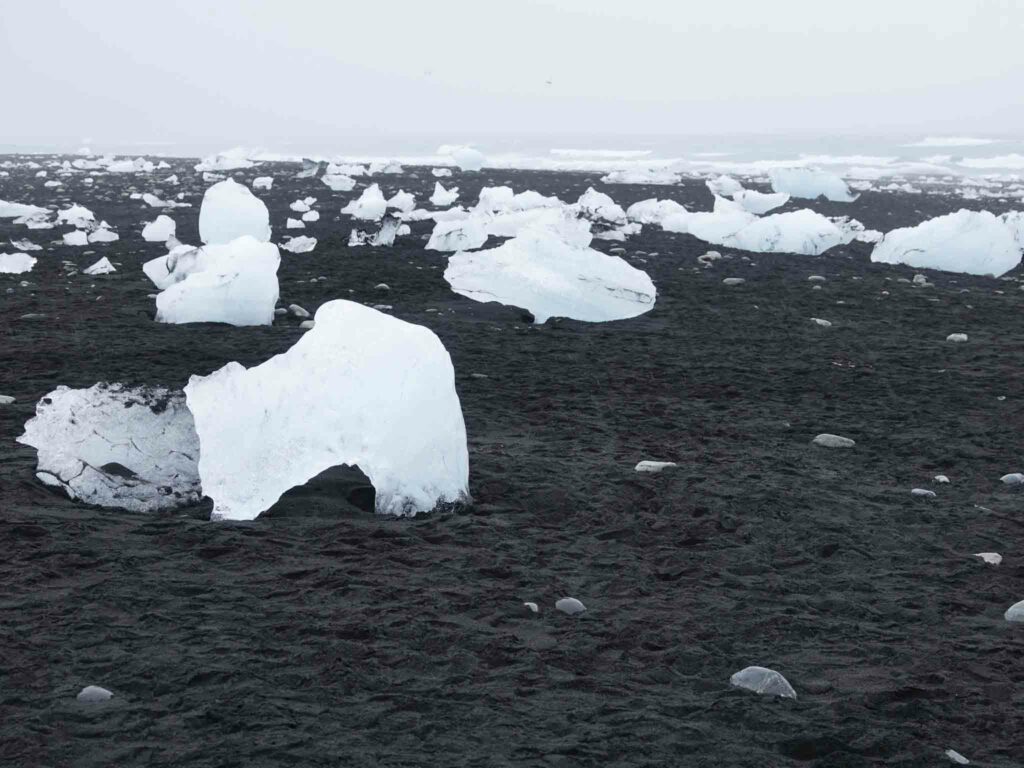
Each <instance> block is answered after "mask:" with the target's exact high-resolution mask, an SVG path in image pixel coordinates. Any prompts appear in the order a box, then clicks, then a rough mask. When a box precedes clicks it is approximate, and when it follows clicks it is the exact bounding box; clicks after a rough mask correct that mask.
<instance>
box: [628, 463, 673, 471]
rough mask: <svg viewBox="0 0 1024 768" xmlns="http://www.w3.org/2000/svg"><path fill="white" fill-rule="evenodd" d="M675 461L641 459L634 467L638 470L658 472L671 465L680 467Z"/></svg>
mask: <svg viewBox="0 0 1024 768" xmlns="http://www.w3.org/2000/svg"><path fill="white" fill-rule="evenodd" d="M678 466H679V465H678V464H676V463H675V462H674V461H641V462H640V463H638V464H637V465H636V466H635V467H633V469H634V470H635V471H637V472H652V473H658V472H661V471H662V470H665V469H668V468H669V467H678Z"/></svg>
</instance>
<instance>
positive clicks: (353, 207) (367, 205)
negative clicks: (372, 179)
mask: <svg viewBox="0 0 1024 768" xmlns="http://www.w3.org/2000/svg"><path fill="white" fill-rule="evenodd" d="M387 209H388V204H387V201H386V200H385V199H384V195H383V193H382V192H381V191H380V187H379V186H378V185H376V184H371V185H370V186H369V187H367V188H366V189H364V190H363V194H361V195H360V196H359V197H357V198H356V199H355V200H352V201H351V202H350V203H349V204H348V205H346V206H345V207H344V208H342V209H341V212H342V213H347V214H348V215H349V216H351V217H352V218H354V219H362V220H363V221H380V219H381V217H382V216H383V215H384V212H385V211H386V210H387Z"/></svg>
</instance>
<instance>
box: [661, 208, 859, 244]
mask: <svg viewBox="0 0 1024 768" xmlns="http://www.w3.org/2000/svg"><path fill="white" fill-rule="evenodd" d="M661 226H662V228H663V229H664V230H665V231H666V232H680V233H689V234H691V235H694V236H695V237H698V238H700V239H701V240H703V241H704V242H707V243H712V244H714V245H724V246H726V247H730V248H738V249H740V250H744V251H754V252H755V253H799V254H806V255H810V256H816V255H818V254H820V253H824V252H825V251H827V250H828V249H829V248H832V247H834V246H836V245H844V244H846V243H849V242H850V241H851V240H853V239H854V238H855V237H856V236H857V231H856V230H855V229H854V228H852V227H851V226H849V221H848V220H846V221H839V222H837V221H834V220H832V219H828V218H826V217H824V216H822V215H821V214H820V213H816V212H814V211H811V210H808V209H806V208H805V209H802V210H799V211H790V212H788V213H776V214H771V215H769V216H764V217H759V216H755V215H754V214H752V213H748V212H747V211H745V210H743V208H742V207H741V206H740V205H739V204H738V203H735V202H733V201H732V200H726V199H725V198H723V197H717V198H715V208H714V210H713V211H710V212H708V211H699V212H696V213H690V212H680V213H676V214H673V215H671V216H667V217H665V218H664V219H663V220H662V222H661ZM861 229H863V227H861Z"/></svg>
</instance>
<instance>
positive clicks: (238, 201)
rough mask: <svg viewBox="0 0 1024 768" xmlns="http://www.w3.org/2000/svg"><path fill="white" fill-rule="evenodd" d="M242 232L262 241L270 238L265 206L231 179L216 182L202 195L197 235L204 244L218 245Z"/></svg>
mask: <svg viewBox="0 0 1024 768" xmlns="http://www.w3.org/2000/svg"><path fill="white" fill-rule="evenodd" d="M245 235H248V236H250V237H253V238H255V239H257V240H259V241H261V242H264V243H265V242H267V241H269V240H270V214H269V213H268V211H267V206H266V205H265V204H264V203H263V201H262V200H260V199H259V198H258V197H256V195H254V194H253V193H252V192H251V191H250V190H249V188H248V187H246V186H244V185H242V184H239V183H238V182H236V181H234V180H233V179H225V180H224V181H220V182H217V183H216V184H214V185H213V186H212V187H210V188H209V189H207V190H206V194H204V195H203V204H202V206H201V207H200V208H199V238H200V239H201V240H202V241H203V242H204V243H206V244H207V245H222V244H224V243H230V242H231V241H232V240H235V239H237V238H239V237H242V236H245Z"/></svg>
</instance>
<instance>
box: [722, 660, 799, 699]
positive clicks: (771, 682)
mask: <svg viewBox="0 0 1024 768" xmlns="http://www.w3.org/2000/svg"><path fill="white" fill-rule="evenodd" d="M729 683H730V684H731V685H735V686H736V687H737V688H746V689H747V690H748V691H753V692H754V693H760V694H764V695H765V696H782V697H784V698H787V699H795V698H796V691H794V690H793V686H791V685H790V684H789V681H788V680H787V679H786V678H784V677H783V676H782V675H781V674H779V673H778V672H776V671H775V670H774V669H767V668H766V667H747V668H746V669H741V670H740V671H739V672H737V673H736V674H734V675H733V676H732V677H730V678H729Z"/></svg>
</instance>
